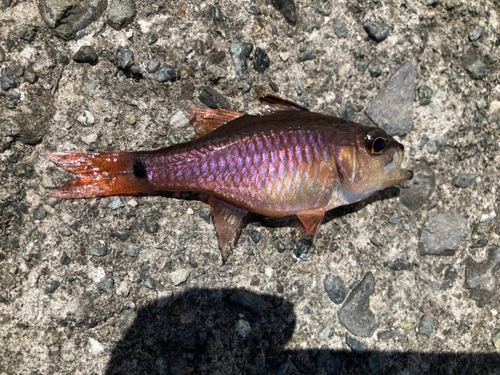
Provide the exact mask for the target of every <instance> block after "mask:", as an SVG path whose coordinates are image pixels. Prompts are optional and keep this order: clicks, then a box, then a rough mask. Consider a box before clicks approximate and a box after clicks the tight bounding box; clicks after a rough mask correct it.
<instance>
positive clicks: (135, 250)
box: [128, 247, 140, 258]
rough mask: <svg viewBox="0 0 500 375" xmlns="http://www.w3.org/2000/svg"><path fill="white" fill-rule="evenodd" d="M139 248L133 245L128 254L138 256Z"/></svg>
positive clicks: (133, 256)
mask: <svg viewBox="0 0 500 375" xmlns="http://www.w3.org/2000/svg"><path fill="white" fill-rule="evenodd" d="M139 252H140V250H139V248H138V247H133V248H131V249H130V251H129V253H128V255H130V256H131V257H132V258H137V257H138V256H139Z"/></svg>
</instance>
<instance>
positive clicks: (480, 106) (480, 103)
mask: <svg viewBox="0 0 500 375" xmlns="http://www.w3.org/2000/svg"><path fill="white" fill-rule="evenodd" d="M484 107H486V101H485V100H484V99H479V100H478V101H477V102H476V108H477V109H479V110H481V109H483V108H484Z"/></svg>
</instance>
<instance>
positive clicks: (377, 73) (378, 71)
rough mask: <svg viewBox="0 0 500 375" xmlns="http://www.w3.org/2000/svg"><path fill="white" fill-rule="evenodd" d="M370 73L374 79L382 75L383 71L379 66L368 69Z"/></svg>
mask: <svg viewBox="0 0 500 375" xmlns="http://www.w3.org/2000/svg"><path fill="white" fill-rule="evenodd" d="M368 72H369V73H370V75H371V76H372V77H373V78H377V77H380V76H381V75H382V70H381V69H380V68H379V67H378V66H376V67H374V68H370V69H368Z"/></svg>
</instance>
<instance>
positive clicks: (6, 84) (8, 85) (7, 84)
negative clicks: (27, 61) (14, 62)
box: [0, 68, 17, 91]
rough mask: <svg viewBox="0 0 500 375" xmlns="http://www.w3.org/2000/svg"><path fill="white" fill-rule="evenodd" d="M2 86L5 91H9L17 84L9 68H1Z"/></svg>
mask: <svg viewBox="0 0 500 375" xmlns="http://www.w3.org/2000/svg"><path fill="white" fill-rule="evenodd" d="M0 75H1V77H0V86H1V87H2V90H3V91H9V90H10V89H12V88H14V87H16V86H17V83H16V81H15V80H14V77H13V76H12V72H11V70H10V69H9V68H2V69H1V70H0Z"/></svg>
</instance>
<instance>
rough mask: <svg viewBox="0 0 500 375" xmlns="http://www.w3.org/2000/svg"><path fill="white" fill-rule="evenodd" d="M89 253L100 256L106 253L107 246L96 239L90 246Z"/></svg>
mask: <svg viewBox="0 0 500 375" xmlns="http://www.w3.org/2000/svg"><path fill="white" fill-rule="evenodd" d="M89 253H90V254H91V255H94V256H98V257H102V256H104V255H106V254H107V253H108V247H107V246H106V244H105V243H104V242H103V241H97V242H94V244H93V245H92V246H90V249H89Z"/></svg>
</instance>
